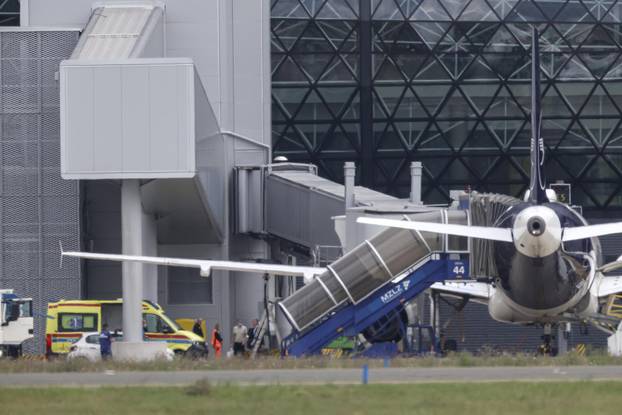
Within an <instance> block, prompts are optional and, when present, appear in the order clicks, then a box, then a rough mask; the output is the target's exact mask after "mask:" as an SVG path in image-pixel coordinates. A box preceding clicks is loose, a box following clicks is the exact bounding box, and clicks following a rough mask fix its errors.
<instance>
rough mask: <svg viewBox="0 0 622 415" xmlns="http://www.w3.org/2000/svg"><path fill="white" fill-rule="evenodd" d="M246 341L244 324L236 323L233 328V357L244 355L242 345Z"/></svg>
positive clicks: (246, 331)
mask: <svg viewBox="0 0 622 415" xmlns="http://www.w3.org/2000/svg"><path fill="white" fill-rule="evenodd" d="M247 339H248V329H247V328H246V326H245V325H244V324H242V323H241V322H239V321H238V324H236V325H235V326H233V355H234V356H239V355H242V354H244V350H245V349H244V345H245V344H246V340H247Z"/></svg>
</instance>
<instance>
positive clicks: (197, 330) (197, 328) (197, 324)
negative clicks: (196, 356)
mask: <svg viewBox="0 0 622 415" xmlns="http://www.w3.org/2000/svg"><path fill="white" fill-rule="evenodd" d="M201 322H202V320H201V319H200V318H197V319H196V320H194V326H192V332H193V333H194V334H196V335H197V336H200V337H203V338H205V336H204V335H203V327H201Z"/></svg>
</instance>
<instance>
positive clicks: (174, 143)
mask: <svg viewBox="0 0 622 415" xmlns="http://www.w3.org/2000/svg"><path fill="white" fill-rule="evenodd" d="M194 93H195V91H194V67H193V63H192V61H191V60H189V59H182V58H178V59H148V60H143V59H141V60H132V59H130V60H124V61H116V62H105V63H102V62H94V61H93V62H82V61H80V62H78V61H71V60H70V61H65V62H63V64H62V65H61V119H62V126H63V128H62V130H61V160H62V173H63V177H64V178H66V179H112V178H144V179H146V178H181V177H186V178H190V177H194V175H195V174H196V161H195V157H196V155H195V151H194V150H195V125H194V119H195V117H194V105H195V97H194Z"/></svg>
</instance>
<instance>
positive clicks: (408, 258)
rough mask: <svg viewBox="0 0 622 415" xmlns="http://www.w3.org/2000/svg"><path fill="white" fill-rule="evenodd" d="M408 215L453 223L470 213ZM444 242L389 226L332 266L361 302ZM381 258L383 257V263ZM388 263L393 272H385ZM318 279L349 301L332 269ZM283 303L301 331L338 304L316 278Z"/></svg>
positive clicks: (458, 242) (461, 241) (462, 240)
mask: <svg viewBox="0 0 622 415" xmlns="http://www.w3.org/2000/svg"><path fill="white" fill-rule="evenodd" d="M409 218H410V219H411V220H417V221H424V222H435V223H442V222H446V221H447V220H448V218H449V222H450V223H459V224H466V222H467V212H466V211H442V210H433V211H430V212H422V213H417V214H413V215H409ZM444 241H445V238H444V237H442V236H441V235H440V234H435V233H429V232H422V233H417V232H411V231H407V230H403V229H397V228H388V229H385V230H384V231H382V232H379V233H378V234H377V235H375V236H374V237H373V238H371V239H370V240H369V242H363V243H362V244H360V245H358V246H357V247H356V248H354V249H353V250H352V251H350V252H348V253H347V254H345V255H344V256H343V257H341V258H339V259H338V260H337V261H335V262H334V263H333V264H331V265H330V267H331V268H332V269H333V270H334V271H335V273H336V274H337V277H338V278H339V279H340V280H341V284H343V285H345V287H346V288H347V289H348V293H349V295H350V297H351V298H352V300H354V301H355V302H359V301H361V300H363V299H365V298H366V297H367V296H369V295H370V294H371V293H373V292H374V291H375V290H376V289H378V288H379V287H381V286H382V285H384V284H386V283H387V282H388V281H390V280H392V279H393V278H395V277H397V276H398V275H400V274H401V273H403V272H405V271H407V270H408V269H409V268H411V267H412V266H413V265H415V264H417V263H418V262H419V261H421V260H422V259H423V258H424V257H426V256H427V255H428V254H429V253H430V252H439V251H443V250H444V249H445V246H444V245H445V242H444ZM456 245H459V246H461V247H465V246H466V245H467V240H466V238H458V240H456ZM372 247H373V248H372ZM374 251H375V252H374ZM379 257H380V258H382V262H384V264H383V263H382V262H381V261H380V259H379ZM385 265H386V268H388V269H389V270H390V271H391V274H389V273H388V272H387V271H386V269H385ZM319 278H320V279H321V280H322V282H324V283H325V285H326V286H327V288H328V289H329V290H331V293H332V294H333V297H334V298H335V299H337V301H338V302H339V303H341V302H343V301H345V300H346V298H347V297H346V295H347V294H346V292H345V290H344V289H343V287H342V285H341V284H339V282H338V281H337V280H336V279H335V277H334V276H333V275H332V273H331V272H330V271H327V272H325V273H324V274H322V275H321V276H320V277H319ZM281 305H282V307H284V308H285V309H286V310H287V311H288V313H289V315H290V316H291V318H292V319H293V320H294V321H295V323H296V324H297V325H298V327H299V328H300V329H301V330H304V329H305V328H306V327H308V326H309V325H311V324H312V323H314V322H315V321H318V320H319V319H321V318H322V317H323V316H325V315H326V314H327V313H328V312H329V311H331V310H332V309H333V308H335V304H334V303H333V302H332V300H331V299H330V297H329V295H328V294H327V293H326V292H325V291H324V289H323V288H322V286H321V284H320V283H319V282H317V281H312V282H311V283H309V284H307V285H306V286H305V287H304V288H302V289H300V290H298V291H297V292H296V293H294V294H293V295H292V296H290V297H288V298H287V299H285V300H284V301H283V302H282V304H281Z"/></svg>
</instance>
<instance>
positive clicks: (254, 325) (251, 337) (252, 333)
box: [246, 318, 259, 350]
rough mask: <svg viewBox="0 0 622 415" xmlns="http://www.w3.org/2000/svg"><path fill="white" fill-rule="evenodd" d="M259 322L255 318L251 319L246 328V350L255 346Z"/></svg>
mask: <svg viewBox="0 0 622 415" xmlns="http://www.w3.org/2000/svg"><path fill="white" fill-rule="evenodd" d="M258 324H259V322H258V321H257V319H256V318H254V319H253V320H252V321H251V326H250V328H249V329H248V340H247V341H246V348H247V349H248V350H252V349H253V347H255V342H256V341H257V336H259V327H258Z"/></svg>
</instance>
